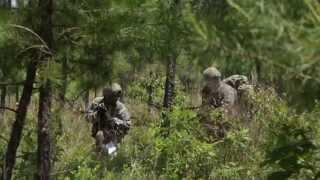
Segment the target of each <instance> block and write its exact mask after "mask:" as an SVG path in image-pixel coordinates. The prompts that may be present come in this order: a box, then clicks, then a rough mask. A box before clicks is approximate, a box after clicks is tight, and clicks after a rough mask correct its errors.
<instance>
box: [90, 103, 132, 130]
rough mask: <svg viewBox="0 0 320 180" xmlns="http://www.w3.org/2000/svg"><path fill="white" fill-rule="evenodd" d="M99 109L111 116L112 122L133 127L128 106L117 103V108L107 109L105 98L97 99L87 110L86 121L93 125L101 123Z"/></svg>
mask: <svg viewBox="0 0 320 180" xmlns="http://www.w3.org/2000/svg"><path fill="white" fill-rule="evenodd" d="M99 108H102V109H105V111H106V112H107V113H108V115H109V116H111V118H112V121H114V123H115V124H122V125H124V126H127V127H129V126H130V125H131V120H130V113H129V111H128V109H127V108H126V106H125V105H124V104H123V103H121V102H120V101H117V103H116V106H115V107H106V106H105V105H104V103H103V97H97V98H95V99H94V100H93V101H92V103H91V104H90V105H89V108H88V110H87V114H86V119H87V120H88V121H89V122H91V123H93V124H94V123H96V122H97V121H99V117H98V111H99Z"/></svg>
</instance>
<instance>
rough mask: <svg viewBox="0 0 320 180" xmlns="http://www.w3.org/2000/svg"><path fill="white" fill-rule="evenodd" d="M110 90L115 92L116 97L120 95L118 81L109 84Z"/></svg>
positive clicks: (120, 90) (120, 89)
mask: <svg viewBox="0 0 320 180" xmlns="http://www.w3.org/2000/svg"><path fill="white" fill-rule="evenodd" d="M111 89H112V92H113V93H115V94H116V95H117V96H118V97H120V96H121V95H122V88H121V86H120V84H118V83H112V85H111Z"/></svg>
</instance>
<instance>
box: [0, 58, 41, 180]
mask: <svg viewBox="0 0 320 180" xmlns="http://www.w3.org/2000/svg"><path fill="white" fill-rule="evenodd" d="M36 70H37V63H36V62H30V63H29V65H28V67H27V75H26V81H25V83H24V87H23V91H22V96H21V98H20V101H19V105H18V109H17V113H16V120H15V122H14V123H13V125H12V130H11V134H10V139H9V143H8V147H7V151H6V156H5V161H4V163H5V164H4V169H3V172H2V179H4V180H7V179H11V177H12V171H13V167H14V165H15V162H16V154H17V149H18V146H19V144H20V140H21V137H22V130H23V126H24V124H25V119H26V115H27V109H28V106H29V104H30V100H31V96H32V89H33V83H34V81H35V77H36Z"/></svg>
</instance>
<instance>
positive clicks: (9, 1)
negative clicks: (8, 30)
mask: <svg viewBox="0 0 320 180" xmlns="http://www.w3.org/2000/svg"><path fill="white" fill-rule="evenodd" d="M7 7H8V8H11V0H7Z"/></svg>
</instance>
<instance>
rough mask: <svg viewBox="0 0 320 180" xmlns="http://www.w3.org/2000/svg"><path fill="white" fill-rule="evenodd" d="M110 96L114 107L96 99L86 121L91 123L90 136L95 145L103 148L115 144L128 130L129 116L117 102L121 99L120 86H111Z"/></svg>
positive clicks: (91, 105) (101, 99)
mask: <svg viewBox="0 0 320 180" xmlns="http://www.w3.org/2000/svg"><path fill="white" fill-rule="evenodd" d="M111 89H112V90H110V91H112V96H107V97H110V98H111V99H113V100H114V102H115V103H112V104H114V105H110V104H107V105H106V102H107V101H108V99H106V96H105V97H97V98H95V99H94V100H93V101H92V103H91V104H90V105H89V108H88V111H87V114H86V119H87V120H88V121H89V122H91V123H92V136H93V137H94V138H95V139H96V145H97V147H98V146H103V145H104V144H108V143H110V142H114V143H117V142H119V141H120V140H121V139H122V138H123V136H124V135H125V134H126V133H127V131H128V130H129V128H130V125H131V121H130V114H129V111H128V109H127V108H126V107H125V105H124V104H123V103H121V102H120V101H119V98H120V97H121V87H120V85H115V84H113V85H112V88H111Z"/></svg>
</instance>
